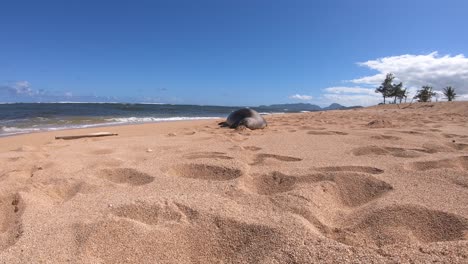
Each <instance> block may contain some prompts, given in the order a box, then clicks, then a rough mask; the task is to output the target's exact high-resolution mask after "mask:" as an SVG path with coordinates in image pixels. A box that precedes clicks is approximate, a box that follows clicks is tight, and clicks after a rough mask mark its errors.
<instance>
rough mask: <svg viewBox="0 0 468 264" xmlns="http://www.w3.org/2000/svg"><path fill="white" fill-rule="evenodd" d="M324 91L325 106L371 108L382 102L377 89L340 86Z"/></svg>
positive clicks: (321, 99)
mask: <svg viewBox="0 0 468 264" xmlns="http://www.w3.org/2000/svg"><path fill="white" fill-rule="evenodd" d="M323 91H324V93H323V94H322V96H321V97H320V101H321V103H323V104H331V103H338V104H341V105H346V106H352V105H362V106H369V105H375V104H378V103H380V102H381V96H380V95H379V94H377V93H375V88H364V87H346V86H339V87H328V88H325V89H323Z"/></svg>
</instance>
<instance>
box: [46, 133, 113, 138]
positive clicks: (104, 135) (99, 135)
mask: <svg viewBox="0 0 468 264" xmlns="http://www.w3.org/2000/svg"><path fill="white" fill-rule="evenodd" d="M118 135H119V134H116V133H110V132H98V133H91V134H84V135H75V136H57V137H55V139H65V140H68V139H78V138H87V137H107V136H118Z"/></svg>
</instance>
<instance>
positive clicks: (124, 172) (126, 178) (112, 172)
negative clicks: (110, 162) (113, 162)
mask: <svg viewBox="0 0 468 264" xmlns="http://www.w3.org/2000/svg"><path fill="white" fill-rule="evenodd" d="M100 177H101V178H104V179H106V180H109V181H111V182H114V183H119V184H128V185H132V186H139V185H145V184H149V183H151V182H153V181H154V177H152V176H150V175H148V174H146V173H144V172H140V171H137V170H135V169H132V168H118V169H103V170H101V172H100Z"/></svg>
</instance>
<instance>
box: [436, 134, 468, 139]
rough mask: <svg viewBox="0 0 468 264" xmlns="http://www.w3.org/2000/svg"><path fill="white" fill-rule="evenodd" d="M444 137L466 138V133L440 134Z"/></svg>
mask: <svg viewBox="0 0 468 264" xmlns="http://www.w3.org/2000/svg"><path fill="white" fill-rule="evenodd" d="M442 135H443V136H444V137H446V138H468V136H466V135H457V134H442Z"/></svg>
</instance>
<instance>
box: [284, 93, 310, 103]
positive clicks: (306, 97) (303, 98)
mask: <svg viewBox="0 0 468 264" xmlns="http://www.w3.org/2000/svg"><path fill="white" fill-rule="evenodd" d="M312 98H313V97H312V96H310V95H301V94H294V95H291V96H289V99H294V100H301V101H310V100H312Z"/></svg>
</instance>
